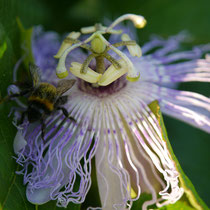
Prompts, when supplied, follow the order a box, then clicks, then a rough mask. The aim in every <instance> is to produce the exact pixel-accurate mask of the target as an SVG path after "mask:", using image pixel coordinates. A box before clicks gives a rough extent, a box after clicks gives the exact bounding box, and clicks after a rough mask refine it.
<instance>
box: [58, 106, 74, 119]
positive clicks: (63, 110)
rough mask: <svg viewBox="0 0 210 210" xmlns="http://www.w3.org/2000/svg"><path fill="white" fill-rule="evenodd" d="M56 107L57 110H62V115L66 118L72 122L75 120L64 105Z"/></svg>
mask: <svg viewBox="0 0 210 210" xmlns="http://www.w3.org/2000/svg"><path fill="white" fill-rule="evenodd" d="M56 109H57V110H62V112H63V114H64V116H65V117H66V118H68V119H70V120H72V121H73V122H76V120H75V119H74V118H73V117H71V116H69V113H68V111H67V110H66V109H65V108H64V107H61V106H59V107H57V108H56Z"/></svg>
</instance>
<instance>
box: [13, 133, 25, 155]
mask: <svg viewBox="0 0 210 210" xmlns="http://www.w3.org/2000/svg"><path fill="white" fill-rule="evenodd" d="M26 144H27V142H26V140H25V138H24V136H23V134H22V132H21V130H18V132H17V133H16V136H15V139H14V143H13V149H14V152H15V154H17V153H18V152H19V151H20V150H21V149H23V148H24V147H25V146H26Z"/></svg>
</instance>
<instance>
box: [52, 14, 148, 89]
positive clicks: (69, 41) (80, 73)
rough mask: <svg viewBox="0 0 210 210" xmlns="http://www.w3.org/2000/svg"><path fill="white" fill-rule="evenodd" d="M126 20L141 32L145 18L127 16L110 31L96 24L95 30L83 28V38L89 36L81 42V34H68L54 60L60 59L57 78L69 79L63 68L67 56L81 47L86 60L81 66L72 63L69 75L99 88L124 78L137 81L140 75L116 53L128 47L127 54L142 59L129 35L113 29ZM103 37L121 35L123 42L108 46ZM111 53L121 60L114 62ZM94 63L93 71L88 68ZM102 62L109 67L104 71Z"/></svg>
mask: <svg viewBox="0 0 210 210" xmlns="http://www.w3.org/2000/svg"><path fill="white" fill-rule="evenodd" d="M126 19H129V20H131V21H132V22H133V23H134V25H135V26H136V27H137V28H142V27H144V26H145V24H146V21H145V19H144V17H142V16H139V15H133V14H127V15H123V16H121V17H119V18H118V19H116V20H115V21H114V22H113V23H112V24H111V25H110V26H109V27H105V26H102V25H101V24H95V25H94V26H90V27H85V28H82V29H81V33H82V34H91V35H90V36H89V37H88V38H87V39H85V40H84V41H80V40H79V39H78V38H79V37H80V35H81V33H80V32H71V33H70V34H69V35H68V36H67V37H66V38H65V39H64V41H63V43H62V45H61V47H60V49H59V51H58V53H57V55H55V57H56V58H59V62H58V66H57V68H56V74H57V76H58V77H59V78H64V77H66V76H67V75H68V72H67V70H66V66H65V60H66V56H67V55H68V54H69V53H70V52H71V51H72V50H74V49H75V48H78V47H81V48H83V49H85V50H87V51H88V56H87V58H86V59H85V61H84V62H83V63H78V62H72V63H71V67H70V72H71V73H72V74H74V75H75V76H76V77H78V78H80V79H82V80H84V81H86V82H89V83H96V84H97V85H98V86H107V85H109V84H111V83H113V82H114V81H116V80H117V79H119V78H120V77H121V76H122V75H125V74H127V76H126V79H127V80H128V81H130V82H135V81H137V80H138V79H139V73H138V72H137V71H136V70H135V67H134V65H133V63H132V62H131V60H130V59H129V58H128V57H127V55H126V54H125V53H124V52H123V51H121V50H119V49H118V47H120V46H125V47H127V49H128V51H129V53H130V54H131V55H132V56H137V57H140V56H141V48H140V47H139V45H138V44H137V43H136V42H135V41H134V40H131V39H130V37H129V35H128V34H126V33H124V34H122V31H121V30H114V29H113V28H114V27H115V26H116V25H117V24H118V23H120V22H121V21H123V20H126ZM105 34H112V35H116V34H118V35H119V34H122V36H121V40H122V41H121V42H117V43H114V44H111V43H110V42H108V41H107V40H106V39H105V37H104V35H105ZM88 43H90V44H88ZM110 50H111V51H113V52H114V53H115V54H116V55H117V56H118V57H120V59H119V60H117V59H115V58H114V57H112V56H111V54H110V52H109V51H110ZM93 59H95V61H96V69H94V70H93V69H91V68H90V67H89V64H90V62H91V61H92V60H93ZM105 59H106V60H108V61H109V62H110V63H111V65H110V66H109V67H108V68H107V69H106V68H105V63H104V60H105Z"/></svg>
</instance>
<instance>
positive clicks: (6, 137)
mask: <svg viewBox="0 0 210 210" xmlns="http://www.w3.org/2000/svg"><path fill="white" fill-rule="evenodd" d="M34 4H35V5H37V1H36V0H30V3H29V1H28V0H21V1H19V0H0V67H1V68H0V91H1V93H0V95H1V96H2V97H4V96H5V95H6V94H7V93H6V90H7V87H8V85H9V84H11V83H12V80H13V68H14V66H15V64H16V62H17V61H18V60H19V59H20V58H21V56H22V52H21V47H22V45H23V43H24V44H25V45H24V46H25V47H26V49H27V50H28V52H29V53H28V54H27V59H28V60H27V62H28V61H29V60H30V61H31V59H32V58H33V55H32V53H31V34H32V29H29V30H25V29H24V28H23V27H22V25H21V24H20V22H19V28H21V36H20V30H19V28H18V24H17V21H16V17H17V16H20V17H25V18H24V20H23V22H24V24H25V23H27V25H32V24H33V19H34V18H33V17H35V19H36V21H37V20H40V19H38V18H37V17H38V16H39V15H40V14H42V15H43V14H44V13H43V12H40V11H42V10H41V9H40V10H39V11H37V7H35V6H34ZM29 11H30V12H29ZM37 14H38V15H37ZM40 21H41V20H40ZM12 105H14V104H13V103H12V102H8V103H3V104H0V210H35V209H38V210H48V209H57V210H58V209H63V208H58V207H56V201H50V202H48V203H46V204H44V205H41V206H36V207H35V205H33V204H31V203H30V202H28V200H27V198H26V186H24V185H23V176H21V175H17V174H16V173H15V172H16V171H18V170H20V169H21V167H20V166H18V165H17V164H16V162H15V159H14V156H15V154H14V152H13V140H14V137H15V134H16V128H15V127H14V126H13V124H12V117H10V118H8V114H9V112H10V108H11V106H12ZM15 105H16V104H15ZM66 209H67V210H68V209H69V210H70V209H71V210H79V209H80V205H76V204H73V203H70V204H69V205H68V207H67V208H66Z"/></svg>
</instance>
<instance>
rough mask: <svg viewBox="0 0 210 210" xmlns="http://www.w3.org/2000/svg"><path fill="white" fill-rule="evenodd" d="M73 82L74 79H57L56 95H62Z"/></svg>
mask: <svg viewBox="0 0 210 210" xmlns="http://www.w3.org/2000/svg"><path fill="white" fill-rule="evenodd" d="M75 82H76V80H75V79H70V80H68V79H62V80H61V81H59V82H58V85H57V95H59V96H60V95H63V94H64V93H65V92H66V91H68V90H69V89H70V88H71V87H72V86H73V85H74V83H75Z"/></svg>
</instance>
